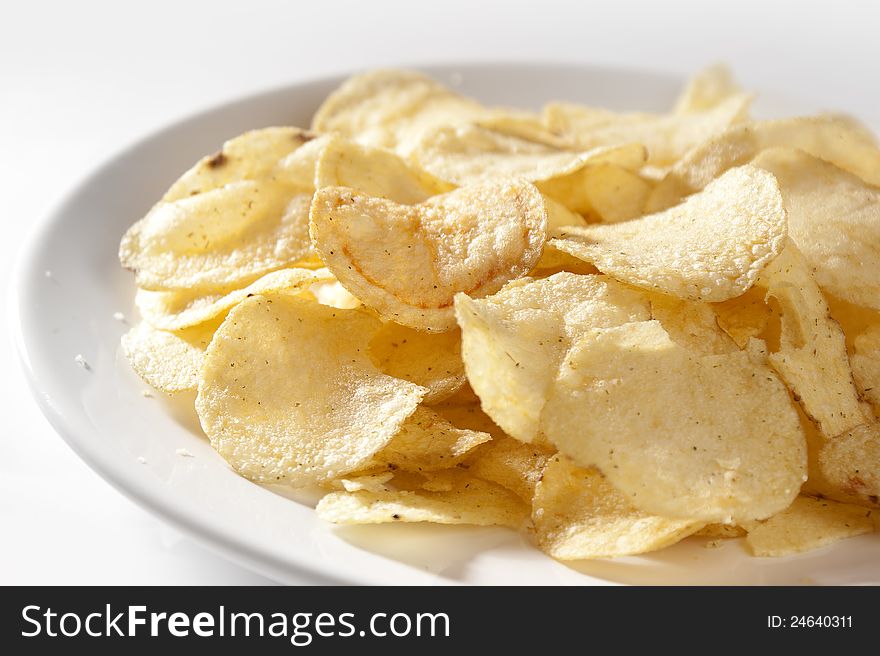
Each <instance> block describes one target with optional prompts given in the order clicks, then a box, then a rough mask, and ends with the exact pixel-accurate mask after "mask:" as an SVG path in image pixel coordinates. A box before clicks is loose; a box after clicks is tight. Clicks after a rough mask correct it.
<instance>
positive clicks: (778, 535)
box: [746, 496, 874, 557]
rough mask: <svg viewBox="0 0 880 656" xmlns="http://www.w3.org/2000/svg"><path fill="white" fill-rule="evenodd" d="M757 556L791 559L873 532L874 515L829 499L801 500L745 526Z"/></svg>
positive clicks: (749, 544)
mask: <svg viewBox="0 0 880 656" xmlns="http://www.w3.org/2000/svg"><path fill="white" fill-rule="evenodd" d="M746 530H747V531H748V536H746V544H747V545H748V546H749V548H750V549H751V551H752V553H753V554H755V555H756V556H764V557H768V556H769V557H778V556H789V555H791V554H795V553H801V552H803V551H809V550H811V549H820V548H821V547H825V546H827V545H829V544H832V543H833V542H837V541H838V540H842V539H844V538H848V537H852V536H854V535H862V534H863V533H870V532H872V531H873V530H874V524H873V522H872V521H871V511H870V510H866V509H865V508H860V507H859V506H850V505H846V504H843V503H836V502H834V501H829V500H828V499H813V498H812V497H804V496H801V497H798V498H797V499H795V500H794V502H793V503H792V504H791V506H789V507H788V508H786V509H785V510H783V511H782V512H781V513H779V514H777V515H774V516H773V517H770V518H769V519H765V520H764V521H760V522H749V523H748V524H747V525H746Z"/></svg>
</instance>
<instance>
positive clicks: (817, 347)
mask: <svg viewBox="0 0 880 656" xmlns="http://www.w3.org/2000/svg"><path fill="white" fill-rule="evenodd" d="M758 285H759V286H761V287H764V286H765V285H766V288H767V297H768V298H772V299H775V300H776V302H777V303H778V304H779V306H780V308H781V328H782V333H781V335H780V341H779V349H778V351H776V352H773V353H770V355H769V362H770V365H771V366H772V367H773V368H774V369H775V370H776V371H777V373H778V374H779V376H780V377H781V378H782V380H783V381H785V384H786V385H787V386H788V387H789V388H790V389H791V391H792V393H793V395H794V397H795V399H796V400H797V401H798V403H800V404H801V407H802V408H803V409H804V412H806V413H807V415H809V417H810V418H811V419H812V420H813V421H815V422H816V423H817V424H818V425H819V428H820V429H821V431H822V434H823V435H824V436H825V437H826V438H831V437H835V436H836V435H839V434H841V433H843V432H846V431H849V430H851V429H853V428H855V427H856V426H858V425H859V424H862V423H864V422H865V421H866V420H867V417H866V415H865V412H864V411H863V409H862V407H861V405H860V403H859V397H858V393H857V392H856V388H855V385H854V384H853V378H852V372H851V371H850V366H849V359H848V358H847V355H846V343H845V338H844V336H843V331H842V330H841V329H840V325H839V324H838V323H837V322H836V321H835V320H834V319H832V318H831V314H830V311H829V309H828V304H827V303H826V302H825V299H824V298H823V297H822V292H821V291H819V287H818V286H817V285H816V283H815V281H814V280H813V278H812V276H811V275H810V269H809V266H808V265H807V263H806V261H805V260H804V258H803V256H802V255H801V254H800V252H799V251H798V250H797V248H796V247H795V246H794V245H793V244H790V243H789V245H788V246H786V248H785V250H783V252H782V253H781V254H780V255H779V257H777V258H776V259H775V260H774V261H773V262H772V263H771V264H770V265H769V266H768V267H767V268H766V269H765V270H764V272H763V273H762V274H761V279H760V280H759V282H758Z"/></svg>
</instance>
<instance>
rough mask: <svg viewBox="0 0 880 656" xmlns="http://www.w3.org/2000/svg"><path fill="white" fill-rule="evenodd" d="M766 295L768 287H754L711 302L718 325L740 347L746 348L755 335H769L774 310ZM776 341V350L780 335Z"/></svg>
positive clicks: (763, 336) (764, 336)
mask: <svg viewBox="0 0 880 656" xmlns="http://www.w3.org/2000/svg"><path fill="white" fill-rule="evenodd" d="M766 296H767V290H766V289H762V288H760V287H752V288H751V289H749V290H748V291H747V292H746V293H745V294H742V295H741V296H737V297H736V298H731V299H729V300H727V301H722V302H721V303H711V304H710V305H711V306H712V310H713V311H714V312H715V316H716V317H717V322H718V325H719V326H720V327H721V329H722V330H723V331H724V332H725V333H727V334H728V335H729V336H730V338H731V339H733V341H734V342H736V345H737V346H739V347H740V348H745V347H746V344H748V342H749V340H750V339H752V338H753V337H762V338H766V337H767V335H766V334H765V333H766V331H767V329H768V326H770V324H771V322H772V320H773V311H772V310H771V309H770V306H769V305H767V301H766ZM777 319H778V317H777ZM774 341H775V343H776V344H777V347H776V349H774V350H778V343H779V337H778V335H777V336H776V339H775V340H774Z"/></svg>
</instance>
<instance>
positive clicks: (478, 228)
mask: <svg viewBox="0 0 880 656" xmlns="http://www.w3.org/2000/svg"><path fill="white" fill-rule="evenodd" d="M546 225H547V213H546V211H545V209H544V202H543V198H542V196H541V194H540V193H539V192H538V190H537V189H536V188H535V187H534V186H533V185H531V184H529V183H526V182H517V181H509V182H494V183H486V184H483V185H478V186H474V187H468V188H464V189H459V190H456V191H453V192H451V193H448V194H443V195H441V196H435V197H433V198H431V199H429V200H427V201H425V202H424V203H421V204H419V205H399V204H397V203H393V202H391V201H387V200H383V199H380V198H370V197H368V196H363V195H360V194H357V193H356V192H354V191H352V190H350V189H345V188H342V187H326V188H324V189H321V190H319V191H318V192H317V193H316V194H315V200H314V202H313V203H312V210H311V235H312V239H313V240H314V242H315V248H316V249H317V251H318V253H319V254H320V255H321V258H322V259H323V260H324V262H326V263H327V266H328V267H329V268H330V270H331V271H332V272H333V273H334V275H335V276H336V277H337V278H338V279H339V281H340V282H341V283H342V284H343V285H344V286H345V287H346V289H348V290H349V291H350V292H352V293H353V294H355V295H356V296H357V297H358V298H359V299H361V301H363V303H364V304H365V305H367V306H369V307H371V308H373V309H374V310H376V311H377V312H378V313H379V314H381V315H382V316H383V317H385V318H388V319H392V320H394V321H396V322H397V323H402V324H404V325H407V326H410V327H412V328H418V329H422V330H434V331H445V330H449V329H451V328H452V327H454V326H455V316H454V314H453V309H452V303H453V297H454V295H455V294H456V293H457V292H466V293H468V294H470V295H472V296H476V297H480V296H486V295H488V294H492V293H494V292H496V291H497V290H498V289H500V288H501V287H502V285H504V283H506V282H507V281H509V280H511V279H514V278H518V277H521V276H523V275H525V274H527V273H528V272H529V271H530V270H531V269H532V267H534V265H535V264H536V263H537V261H538V258H540V256H541V251H542V249H543V247H544V240H545V238H546Z"/></svg>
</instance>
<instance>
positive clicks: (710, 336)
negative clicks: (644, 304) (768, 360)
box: [650, 294, 737, 355]
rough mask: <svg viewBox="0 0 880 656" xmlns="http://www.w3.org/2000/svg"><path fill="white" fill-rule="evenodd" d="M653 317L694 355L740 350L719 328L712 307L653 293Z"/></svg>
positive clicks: (677, 342) (698, 302)
mask: <svg viewBox="0 0 880 656" xmlns="http://www.w3.org/2000/svg"><path fill="white" fill-rule="evenodd" d="M650 300H651V318H652V319H656V320H657V321H659V322H660V325H662V326H663V330H665V331H666V333H667V334H668V335H669V338H670V339H671V340H672V341H673V342H675V343H676V344H679V345H681V346H683V347H685V348H686V349H688V350H689V351H691V352H692V353H699V354H701V355H712V354H721V353H731V352H733V351H736V350H737V345H736V343H735V342H734V341H733V340H732V339H731V338H730V337H729V336H728V335H727V334H726V333H725V332H724V331H723V330H721V328H719V327H718V321H717V317H716V316H715V312H714V311H713V310H712V306H711V305H709V304H708V303H703V302H701V301H683V300H681V299H678V298H675V297H674V296H666V295H665V294H652V295H651V296H650Z"/></svg>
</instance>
